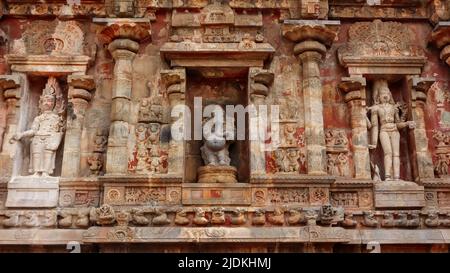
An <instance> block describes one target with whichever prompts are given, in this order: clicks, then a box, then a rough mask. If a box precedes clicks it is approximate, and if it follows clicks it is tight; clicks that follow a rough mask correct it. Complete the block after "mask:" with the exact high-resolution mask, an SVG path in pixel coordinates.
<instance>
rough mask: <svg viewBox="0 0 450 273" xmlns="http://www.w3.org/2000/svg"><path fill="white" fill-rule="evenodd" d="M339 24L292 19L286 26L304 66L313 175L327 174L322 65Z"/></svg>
mask: <svg viewBox="0 0 450 273" xmlns="http://www.w3.org/2000/svg"><path fill="white" fill-rule="evenodd" d="M338 25H339V22H336V21H305V20H292V21H287V22H285V25H283V36H284V37H286V38H287V39H289V40H291V41H293V42H296V43H297V44H296V46H295V47H294V54H295V55H297V56H298V58H299V60H300V61H301V64H302V71H303V72H302V74H303V75H302V76H303V77H302V87H303V101H304V107H305V139H306V157H307V162H308V166H307V169H308V174H309V175H326V174H327V172H326V146H325V133H324V121H323V103H322V93H323V92H322V82H321V78H320V66H319V65H320V63H321V61H322V59H323V57H324V56H325V54H326V51H327V46H330V45H331V44H332V42H333V40H334V39H335V38H336V35H337V27H338Z"/></svg>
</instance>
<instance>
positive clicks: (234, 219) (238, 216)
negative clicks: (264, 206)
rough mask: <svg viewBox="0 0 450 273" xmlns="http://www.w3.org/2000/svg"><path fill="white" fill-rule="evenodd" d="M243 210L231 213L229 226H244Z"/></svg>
mask: <svg viewBox="0 0 450 273" xmlns="http://www.w3.org/2000/svg"><path fill="white" fill-rule="evenodd" d="M245 222H246V219H245V210H243V209H235V210H233V211H232V216H231V224H232V225H243V224H245Z"/></svg>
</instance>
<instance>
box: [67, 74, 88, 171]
mask: <svg viewBox="0 0 450 273" xmlns="http://www.w3.org/2000/svg"><path fill="white" fill-rule="evenodd" d="M67 82H68V84H69V104H68V115H67V126H66V134H65V139H64V155H63V165H62V174H61V175H62V177H78V176H80V166H81V161H80V160H81V150H80V149H81V133H82V129H83V122H84V116H85V113H86V108H87V107H88V105H89V101H90V100H91V98H92V95H91V91H92V90H94V88H95V83H94V78H93V76H78V75H71V76H69V77H68V78H67Z"/></svg>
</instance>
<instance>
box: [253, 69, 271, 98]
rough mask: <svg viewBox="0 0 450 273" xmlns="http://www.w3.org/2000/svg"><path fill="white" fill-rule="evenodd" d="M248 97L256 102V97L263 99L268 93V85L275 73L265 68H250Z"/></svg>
mask: <svg viewBox="0 0 450 273" xmlns="http://www.w3.org/2000/svg"><path fill="white" fill-rule="evenodd" d="M249 77H250V93H249V94H250V99H251V100H252V102H253V103H255V104H257V103H256V101H259V100H258V98H260V99H261V100H264V99H265V98H266V97H267V95H269V89H270V86H271V85H272V83H273V80H274V78H275V75H274V74H273V73H272V72H270V71H268V70H265V69H261V68H256V67H255V68H250V71H249Z"/></svg>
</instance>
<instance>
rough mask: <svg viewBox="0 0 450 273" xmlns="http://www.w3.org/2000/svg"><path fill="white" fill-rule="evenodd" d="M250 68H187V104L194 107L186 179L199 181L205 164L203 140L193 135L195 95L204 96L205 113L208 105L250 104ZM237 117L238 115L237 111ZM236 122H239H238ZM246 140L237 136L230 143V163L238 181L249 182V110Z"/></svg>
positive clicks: (186, 157) (186, 145)
mask: <svg viewBox="0 0 450 273" xmlns="http://www.w3.org/2000/svg"><path fill="white" fill-rule="evenodd" d="M247 78H248V69H237V68H236V69H234V68H223V69H219V68H212V69H188V70H187V90H186V105H187V106H188V107H189V109H190V110H191V128H192V129H191V140H187V141H185V177H184V181H185V182H186V183H196V182H197V181H198V177H197V169H198V168H199V167H201V166H203V165H204V161H203V159H202V157H201V151H200V148H201V147H202V145H203V141H201V140H195V139H194V116H195V114H194V98H201V100H202V109H201V110H197V111H201V114H202V113H203V110H204V108H205V107H206V106H207V105H211V104H213V105H219V106H221V107H222V108H223V109H225V106H227V105H232V106H236V105H242V106H243V107H246V106H247V105H248V93H247V81H248V80H247ZM235 121H237V115H236V114H235ZM235 126H236V124H235ZM245 134H246V137H245V140H236V141H234V142H232V143H231V144H230V146H229V156H230V159H231V166H234V167H236V169H237V179H238V181H239V182H248V180H249V177H250V165H249V141H248V114H246V115H245Z"/></svg>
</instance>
